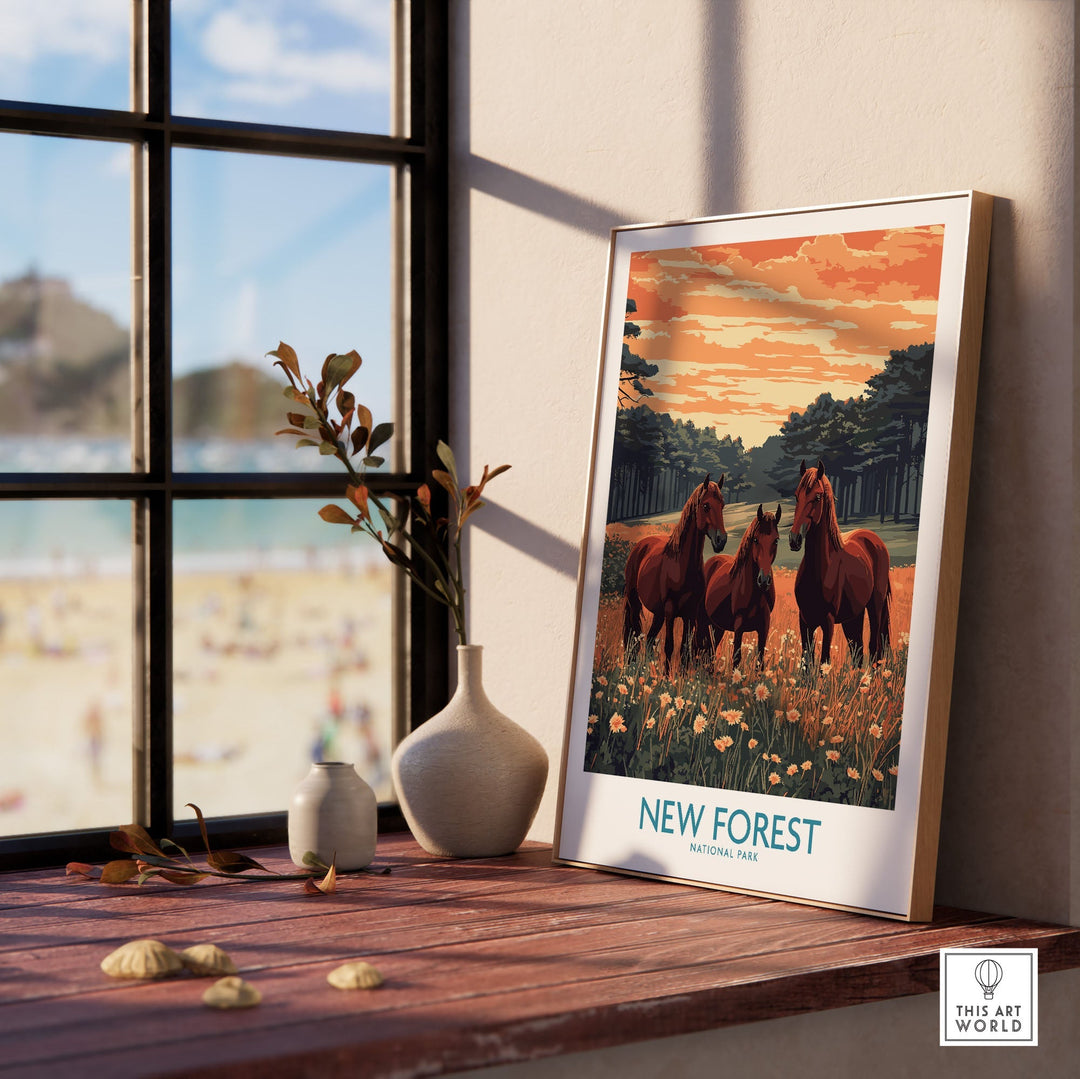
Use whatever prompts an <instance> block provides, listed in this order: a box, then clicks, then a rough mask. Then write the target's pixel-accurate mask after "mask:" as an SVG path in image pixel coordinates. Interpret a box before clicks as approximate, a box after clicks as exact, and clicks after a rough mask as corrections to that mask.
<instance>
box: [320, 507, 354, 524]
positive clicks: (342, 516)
mask: <svg viewBox="0 0 1080 1079" xmlns="http://www.w3.org/2000/svg"><path fill="white" fill-rule="evenodd" d="M319 516H320V517H321V518H322V519H323V520H324V521H326V522H327V523H329V524H332V525H351V524H352V523H353V519H352V517H351V516H350V515H349V514H348V513H347V512H346V511H345V510H343V509H342V508H341V507H340V506H335V505H333V504H331V505H329V506H323V508H322V509H321V510H319Z"/></svg>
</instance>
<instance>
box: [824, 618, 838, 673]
mask: <svg viewBox="0 0 1080 1079" xmlns="http://www.w3.org/2000/svg"><path fill="white" fill-rule="evenodd" d="M835 625H836V623H835V622H833V620H832V618H831V616H830V617H826V619H825V621H824V622H822V624H821V662H822V664H825V663H832V635H833V627H834V626H835Z"/></svg>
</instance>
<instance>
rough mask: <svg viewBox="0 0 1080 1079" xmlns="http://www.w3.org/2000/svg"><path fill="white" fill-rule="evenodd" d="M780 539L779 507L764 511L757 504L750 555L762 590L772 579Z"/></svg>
mask: <svg viewBox="0 0 1080 1079" xmlns="http://www.w3.org/2000/svg"><path fill="white" fill-rule="evenodd" d="M779 540H780V507H779V505H778V506H777V507H776V513H775V514H772V513H765V512H763V509H762V507H761V506H760V505H759V506H758V508H757V521H756V522H755V524H754V533H753V539H752V546H751V548H750V557H751V558H752V559H753V562H754V566H755V567H756V569H757V573H756V575H755V580H756V582H757V586H758V588H760V589H761V590H762V591H764V590H765V589H766V588H768V587H769V584H770V582H771V581H772V567H773V562H775V561H776V548H777V544H778V543H779Z"/></svg>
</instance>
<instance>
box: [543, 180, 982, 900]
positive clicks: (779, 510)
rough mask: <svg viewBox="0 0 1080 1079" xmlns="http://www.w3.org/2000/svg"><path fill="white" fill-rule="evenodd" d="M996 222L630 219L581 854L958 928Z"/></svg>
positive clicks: (587, 608)
mask: <svg viewBox="0 0 1080 1079" xmlns="http://www.w3.org/2000/svg"><path fill="white" fill-rule="evenodd" d="M992 204H993V200H992V198H991V197H990V196H988V195H983V194H981V193H978V192H962V193H956V194H944V195H934V196H929V197H924V198H910V199H898V200H893V201H888V202H874V203H859V204H849V205H843V206H830V207H822V208H814V209H798V210H787V211H783V212H778V213H768V214H742V215H739V216H735V217H723V218H712V219H702V220H695V221H686V222H678V223H672V224H652V225H637V226H627V227H623V228H616V229H614V230H613V232H612V238H611V249H610V258H609V270H608V287H607V299H606V306H605V315H604V330H603V339H602V345H601V356H600V376H599V388H598V393H597V405H596V416H595V425H594V433H593V446H592V462H591V474H590V483H589V498H588V505H587V512H586V523H585V536H584V541H583V544H582V555H581V565H580V574H579V585H578V609H577V629H576V638H575V655H574V665H573V674H572V679H571V687H570V699H569V705H568V717H567V725H566V735H565V741H564V751H563V761H562V776H561V780H560V797H559V816H558V821H557V825H556V838H555V857H556V860H558V861H562V862H566V863H572V864H576V865H585V866H595V867H597V868H605V869H611V870H615V871H620V872H628V873H636V874H645V875H650V876H656V877H661V878H668V879H672V880H677V881H681V882H687V883H696V884H701V885H707V886H712V887H718V888H726V889H731V890H735V891H741V892H749V893H754V894H761V895H768V896H777V897H783V898H786V899H792V900H798V901H802V902H808V903H816V904H822V905H828V906H838V907H844V908H849V909H854V910H859V911H866V912H870V913H875V914H880V915H884V916H888V917H894V918H901V919H909V920H918V921H922V920H928V919H929V918H930V917H931V915H932V909H933V891H934V870H935V862H936V856H937V835H938V822H939V816H940V805H941V787H942V775H943V770H944V755H945V740H946V726H947V721H948V711H949V699H950V693H951V680H952V665H953V648H954V641H955V632H956V614H957V604H958V598H959V582H960V568H961V567H960V563H961V557H962V550H963V531H964V520H965V512H966V501H967V486H968V475H969V470H970V458H971V437H972V423H973V414H974V402H975V388H976V374H977V366H978V356H979V345H980V333H981V326H982V312H983V297H984V290H985V281H986V268H987V258H988V248H989V233H990V218H991V212H992Z"/></svg>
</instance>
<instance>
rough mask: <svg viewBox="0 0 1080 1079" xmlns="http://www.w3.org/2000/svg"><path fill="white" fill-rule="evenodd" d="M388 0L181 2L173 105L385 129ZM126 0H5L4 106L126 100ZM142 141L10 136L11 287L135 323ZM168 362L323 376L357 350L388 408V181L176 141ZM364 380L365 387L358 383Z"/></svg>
mask: <svg viewBox="0 0 1080 1079" xmlns="http://www.w3.org/2000/svg"><path fill="white" fill-rule="evenodd" d="M390 8H391V2H390V0H174V3H173V5H172V10H173V28H172V42H173V56H172V64H173V111H174V113H176V114H178V115H189V116H207V117H212V118H217V119H226V120H249V121H256V122H270V123H282V124H290V125H292V124H295V125H313V126H319V127H330V128H340V129H344V130H370V131H375V132H380V133H382V132H386V131H387V130H388V129H389V84H390V44H389V42H390ZM129 18H130V16H129V0H48V2H47V3H43V2H42V0H3V3H2V4H0V97H6V98H13V99H27V100H42V101H49V102H52V103H57V104H77V105H90V106H99V107H106V108H119V109H125V108H127V107H128V81H129V79H128V66H129V52H130V31H129V27H128V21H129ZM130 160H131V158H130V150H129V148H128V147H127V146H125V145H122V144H117V143H91V142H85V141H76V140H70V139H53V138H40V137H33V136H23V135H0V280H6V279H8V278H10V277H13V276H17V275H18V274H21V273H23V272H25V270H26V268H27V267H28V266H31V265H32V266H34V267H36V268H37V270H38V271H39V272H41V273H43V274H47V275H54V276H59V277H65V278H67V279H68V280H69V281H70V282H71V283H72V286H73V288H74V291H75V292H76V294H77V295H78V296H80V297H81V298H82V299H85V300H86V301H87V302H89V303H91V304H93V305H94V306H96V307H100V308H103V309H105V310H107V311H109V312H110V313H111V314H112V315H113V317H114V318H116V319H117V321H118V322H120V323H121V324H123V325H127V324H128V323H129V321H130V302H131V301H130V295H131V267H130V261H129V244H130V223H129V221H130V209H129V202H130V193H129V170H130ZM173 167H174V179H173V196H174V204H173V248H174V267H173V272H174V289H173V305H174V311H173V325H174V337H173V352H174V371H175V372H176V373H183V372H185V371H188V370H193V369H196V368H200V367H206V366H211V365H214V364H216V363H221V362H224V361H226V360H229V359H236V358H239V359H244V360H247V361H248V362H252V363H259V364H262V363H269V361H266V360H264V359H263V354H264V353H265V352H266V351H267V350H269V349H271V348H274V347H275V346H276V345H277V343H278V341H279V340H285V341H288V342H289V343H290V344H292V345H293V346H294V347H295V348H296V349H297V350H298V352H299V353H300V356H301V359H302V360H306V362H307V364H308V366H309V367H315V366H316V365H317V364H318V363H320V362H321V360H322V358H323V357H324V356H325V355H326V354H327V353H329V352H332V351H345V350H348V349H350V348H356V349H357V350H358V351H359V352H360V353H361V354H362V355H363V356H364V358H365V369H364V374H366V375H367V376H368V381H366V382H364V383H363V385H361V386H358V390H359V391H360V392H361V394H362V396H363V397H364V398H365V399H366V400H367V401H368V402H369V404H370V406H371V407H372V409H373V410H374V411H375V412H376V413H377V414H385V413H386V412H387V411H388V409H389V376H388V357H389V314H388V312H389V298H390V282H389V276H390V267H389V257H390V228H389V196H390V180H391V178H390V174H389V170H388V169H386V168H384V167H381V166H374V165H352V164H347V163H340V162H310V161H297V160H290V159H287V158H280V157H267V156H260V155H250V154H223V153H219V152H214V151H199V150H190V149H180V150H177V151H175V153H174V159H173ZM361 377H362V376H361Z"/></svg>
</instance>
